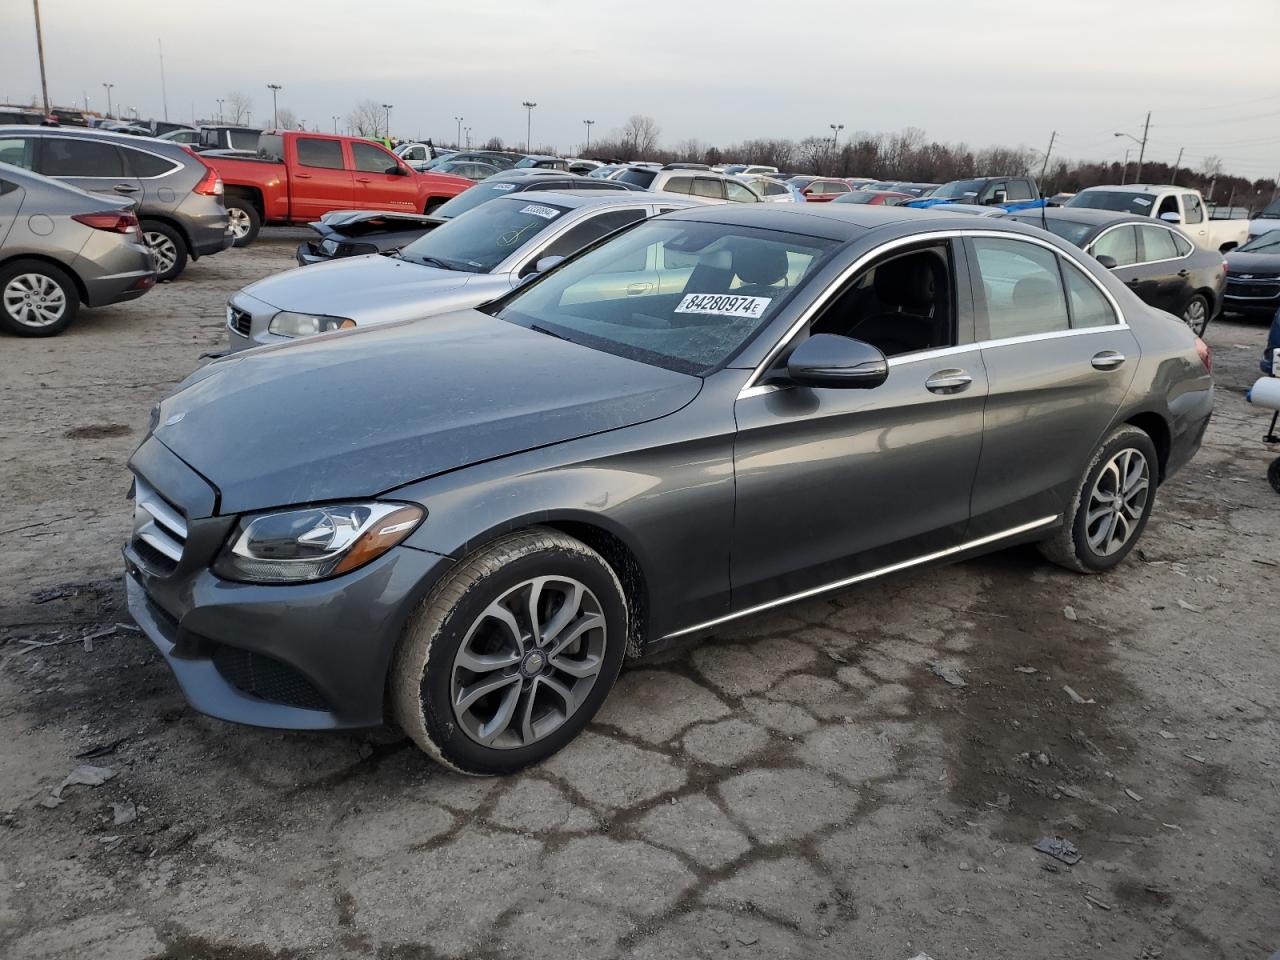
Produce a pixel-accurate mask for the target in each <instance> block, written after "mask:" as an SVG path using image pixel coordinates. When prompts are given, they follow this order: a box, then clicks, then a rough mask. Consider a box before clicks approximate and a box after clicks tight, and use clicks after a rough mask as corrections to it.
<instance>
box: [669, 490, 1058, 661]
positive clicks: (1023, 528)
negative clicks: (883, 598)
mask: <svg viewBox="0 0 1280 960" xmlns="http://www.w3.org/2000/svg"><path fill="white" fill-rule="evenodd" d="M1059 517H1061V514H1054V515H1053V516H1050V517H1041V518H1040V519H1039V520H1032V521H1031V522H1030V523H1024V524H1021V525H1020V526H1017V527H1011V528H1009V529H1008V530H1001V531H1000V532H999V533H992V534H989V535H988V536H985V537H978V538H977V539H976V540H969V541H967V542H965V543H961V544H957V545H956V546H954V547H947V548H946V549H945V550H935V551H934V552H933V553H926V554H924V555H923V556H919V557H914V558H913V559H910V560H902V561H899V562H898V563H891V564H889V565H888V566H886V567H879V568H877V569H875V570H868V571H867V572H866V573H859V574H855V575H854V576H852V577H845V578H844V579H843V580H836V581H833V582H832V583H827V584H823V585H822V586H819V587H811V588H809V589H808V590H801V591H800V592H799V593H792V594H788V595H787V596H785V597H779V598H778V599H777V600H769V601H766V602H765V603H758V604H756V605H755V606H753V607H747V608H746V609H745V610H738V611H737V612H735V613H729V614H726V615H725V616H723V617H716V618H715V619H714V620H706V621H704V622H702V623H695V624H694V625H693V626H691V627H683V628H681V629H679V630H676V631H674V632H673V633H668V634H666V635H665V636H663V637H662V638H661V639H663V640H672V639H674V638H676V637H682V636H684V635H685V634H687V633H697V632H698V631H700V630H707V629H709V628H711V627H716V626H719V625H720V624H722V623H728V622H729V621H730V620H737V619H739V618H740V617H748V616H751V615H752V614H756V613H763V612H764V611H766V610H772V609H773V608H774V607H780V606H782V605H784V604H787V603H794V602H795V601H797V600H807V599H808V598H809V597H816V596H818V595H819V594H822V593H827V592H829V591H831V590H839V589H841V588H842V587H851V586H853V585H854V584H856V583H861V582H863V581H864V580H872V579H875V578H877V577H883V576H885V575H887V574H890V573H897V572H898V571H899V570H907V569H909V568H911V567H918V566H920V565H921V564H925V563H930V562H932V561H934V560H941V559H942V558H943V557H949V556H953V555H954V554H957V553H964V552H965V551H966V550H975V549H977V548H978V547H984V546H987V545H988V544H992V543H997V542H998V541H1000V540H1007V539H1008V538H1010V537H1016V536H1018V535H1019V534H1022V533H1030V532H1031V531H1032V530H1038V529H1040V528H1041V527H1047V526H1049V525H1050V524H1052V523H1054V522H1056V521H1057V520H1058V519H1059Z"/></svg>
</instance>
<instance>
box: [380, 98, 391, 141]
mask: <svg viewBox="0 0 1280 960" xmlns="http://www.w3.org/2000/svg"><path fill="white" fill-rule="evenodd" d="M382 109H383V110H385V111H387V136H388V137H390V136H391V104H389V103H384V104H383V105H382Z"/></svg>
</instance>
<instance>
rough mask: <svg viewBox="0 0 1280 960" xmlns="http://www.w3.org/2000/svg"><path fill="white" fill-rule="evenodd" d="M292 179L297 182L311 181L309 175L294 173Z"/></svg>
mask: <svg viewBox="0 0 1280 960" xmlns="http://www.w3.org/2000/svg"><path fill="white" fill-rule="evenodd" d="M294 177H295V178H296V179H298V180H310V179H311V174H309V173H295V174H294Z"/></svg>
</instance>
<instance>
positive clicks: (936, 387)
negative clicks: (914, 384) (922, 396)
mask: <svg viewBox="0 0 1280 960" xmlns="http://www.w3.org/2000/svg"><path fill="white" fill-rule="evenodd" d="M971 383H973V377H971V376H969V374H968V372H967V371H965V370H939V371H938V372H937V373H935V374H934V375H933V376H932V377H930V378H929V379H928V380H926V381H925V382H924V388H925V389H926V390H928V391H929V392H931V393H960V392H962V391H964V390H968V389H969V385H970V384H971Z"/></svg>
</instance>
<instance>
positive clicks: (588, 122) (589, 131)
mask: <svg viewBox="0 0 1280 960" xmlns="http://www.w3.org/2000/svg"><path fill="white" fill-rule="evenodd" d="M582 122H583V123H584V124H586V127H587V145H586V146H585V147H584V148H583V150H582V152H583V153H590V152H591V126H592V124H594V123H595V121H594V120H583V121H582Z"/></svg>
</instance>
